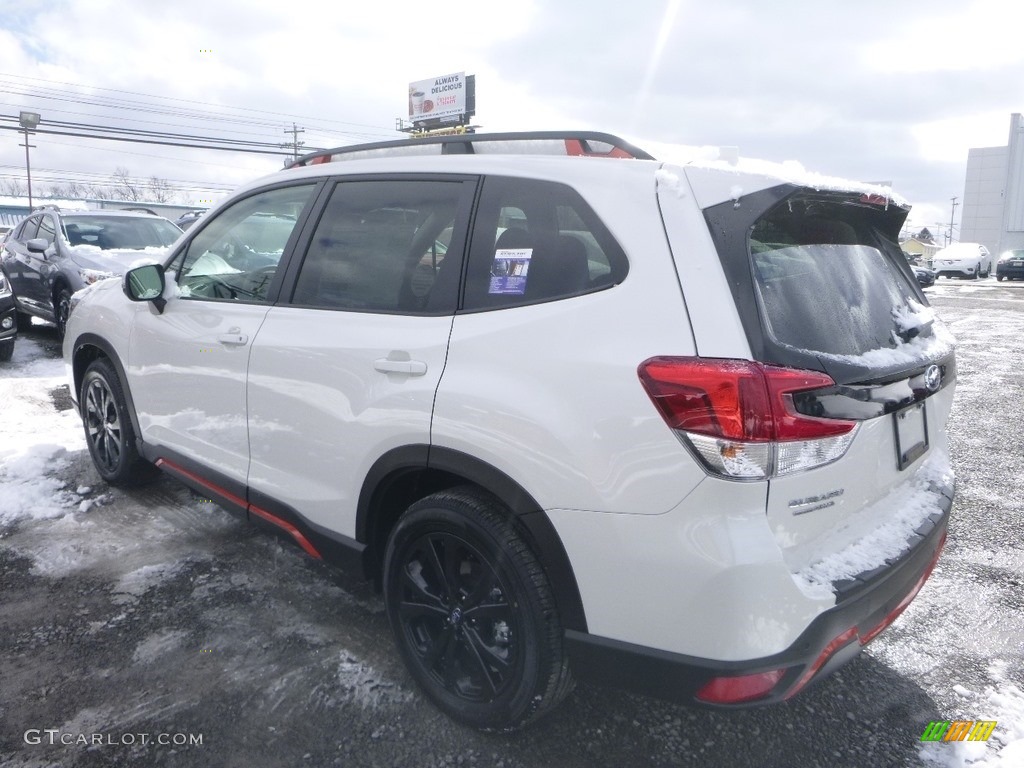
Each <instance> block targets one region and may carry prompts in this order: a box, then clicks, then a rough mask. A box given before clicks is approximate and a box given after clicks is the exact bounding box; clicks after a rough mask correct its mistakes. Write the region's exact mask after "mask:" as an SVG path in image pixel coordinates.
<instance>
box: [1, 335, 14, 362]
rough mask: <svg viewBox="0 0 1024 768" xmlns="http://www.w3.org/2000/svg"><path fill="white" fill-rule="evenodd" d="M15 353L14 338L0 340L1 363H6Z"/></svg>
mask: <svg viewBox="0 0 1024 768" xmlns="http://www.w3.org/2000/svg"><path fill="white" fill-rule="evenodd" d="M13 354H14V339H5V340H4V341H0V363H6V362H7V361H8V360H10V359H11V356H12V355H13Z"/></svg>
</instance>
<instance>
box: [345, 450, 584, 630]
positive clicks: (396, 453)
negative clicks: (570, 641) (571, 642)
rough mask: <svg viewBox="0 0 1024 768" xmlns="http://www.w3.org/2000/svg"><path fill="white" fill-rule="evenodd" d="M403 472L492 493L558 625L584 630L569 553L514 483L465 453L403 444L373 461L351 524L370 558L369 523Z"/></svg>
mask: <svg viewBox="0 0 1024 768" xmlns="http://www.w3.org/2000/svg"><path fill="white" fill-rule="evenodd" d="M409 475H416V476H420V477H422V476H428V477H429V476H433V477H435V478H436V477H438V476H447V477H448V480H447V482H445V483H444V485H445V486H448V487H451V486H454V485H457V484H460V483H470V484H472V485H476V486H478V487H480V488H483V489H485V490H487V491H489V492H490V493H492V494H494V495H495V496H496V497H498V499H499V500H500V501H501V502H502V503H503V504H505V505H506V506H507V507H508V508H509V510H510V511H511V513H512V515H513V516H514V517H515V518H516V520H517V521H518V522H519V523H520V525H521V529H522V531H523V533H524V535H525V538H526V540H527V543H528V544H529V545H530V547H531V548H532V549H533V551H534V553H535V554H536V556H537V558H538V560H539V561H540V563H541V565H542V567H543V568H544V570H545V572H546V573H547V576H548V579H549V580H550V582H551V589H552V591H553V592H554V595H555V600H556V602H557V604H558V607H559V612H560V614H561V619H562V624H563V626H564V627H565V629H572V630H575V631H579V632H586V631H587V621H586V613H585V611H584V609H583V600H582V598H581V596H580V590H579V585H578V584H577V582H576V576H575V573H574V571H573V569H572V564H571V562H570V561H569V555H568V553H567V552H566V550H565V546H564V545H563V544H562V540H561V538H560V537H559V535H558V532H557V531H556V530H555V527H554V525H553V524H552V523H551V520H550V518H549V517H548V515H547V513H546V512H545V511H544V510H543V509H542V508H541V506H540V505H539V504H538V503H537V501H536V500H535V499H534V498H533V497H532V496H531V495H530V494H529V492H527V491H526V489H525V488H523V487H522V486H521V485H520V484H519V483H518V482H516V481H515V480H514V479H512V478H511V477H509V476H508V475H507V474H505V473H504V472H502V471H501V470H500V469H498V468H496V467H494V466H492V465H490V464H488V463H487V462H484V461H481V460H480V459H477V458H476V457H474V456H471V455H469V454H467V453H463V452H461V451H457V450H454V449H451V448H444V447H439V446H428V445H425V444H420V445H406V446H401V447H399V448H395V449H392V450H391V451H388V452H387V453H385V454H383V455H382V456H381V457H380V458H379V459H378V460H377V461H376V462H375V463H374V465H373V466H372V467H371V469H370V471H369V472H368V473H367V474H366V479H365V480H364V482H363V487H362V489H361V491H360V494H359V502H358V506H357V510H356V527H355V536H356V540H357V541H359V542H361V543H364V544H367V545H368V548H369V549H370V551H371V553H373V554H372V555H371V557H379V558H380V561H381V563H383V558H382V553H381V552H379V551H377V552H374V538H375V522H376V519H377V517H378V515H379V514H386V512H382V510H381V505H382V503H383V501H384V499H385V497H386V496H387V493H388V490H389V488H390V487H392V486H393V484H394V483H395V482H398V481H402V480H403V479H408V478H409ZM417 498H419V497H417ZM395 519H397V516H396V517H395ZM392 524H393V522H392ZM368 567H370V566H369V564H368Z"/></svg>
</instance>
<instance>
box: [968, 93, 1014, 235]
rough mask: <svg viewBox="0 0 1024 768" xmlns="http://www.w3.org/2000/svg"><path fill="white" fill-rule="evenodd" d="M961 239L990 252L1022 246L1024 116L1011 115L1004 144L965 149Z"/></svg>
mask: <svg viewBox="0 0 1024 768" xmlns="http://www.w3.org/2000/svg"><path fill="white" fill-rule="evenodd" d="M960 240H961V241H963V242H969V243H982V244H983V245H985V246H986V247H987V248H988V249H989V250H990V251H991V252H992V253H994V254H1000V253H1002V252H1003V251H1005V250H1008V249H1010V248H1024V117H1022V116H1021V115H1020V113H1014V114H1013V115H1010V139H1009V142H1008V143H1007V145H1006V146H1005V147H980V148H976V149H971V150H968V153H967V183H966V184H965V185H964V207H963V213H962V214H961V221H960Z"/></svg>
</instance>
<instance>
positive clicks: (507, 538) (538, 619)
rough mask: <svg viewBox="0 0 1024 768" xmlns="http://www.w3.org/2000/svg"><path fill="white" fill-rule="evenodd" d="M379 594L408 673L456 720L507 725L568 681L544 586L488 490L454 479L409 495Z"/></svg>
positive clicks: (562, 692)
mask: <svg viewBox="0 0 1024 768" xmlns="http://www.w3.org/2000/svg"><path fill="white" fill-rule="evenodd" d="M384 597H385V603H386V605H387V610H388V618H389V619H390V621H391V627H392V630H393V631H394V634H395V638H396V640H397V643H398V649H399V652H400V653H401V655H402V658H403V660H404V661H405V663H406V666H407V667H408V668H409V671H410V673H411V674H412V676H413V677H414V678H415V679H416V682H417V683H418V684H419V685H420V687H421V688H422V689H423V691H424V692H425V693H426V694H427V696H428V697H429V698H430V699H431V700H432V701H433V702H434V703H435V704H436V705H437V706H438V707H439V708H440V709H442V710H443V711H444V712H445V713H447V714H448V715H449V716H451V717H452V718H454V719H455V720H458V721H460V722H462V723H465V724H467V725H471V726H473V727H476V728H482V729H488V730H489V729H500V730H512V729H514V728H517V727H519V726H522V725H525V724H526V723H528V722H530V721H531V720H534V719H536V718H538V717H540V716H541V715H542V714H544V713H546V712H547V711H549V710H550V709H552V708H553V707H554V706H555V705H556V704H558V702H560V701H561V700H562V699H563V698H564V697H565V696H566V695H567V694H568V692H569V691H570V690H571V687H572V684H571V677H570V675H569V668H568V663H567V660H566V657H565V652H564V650H563V647H562V626H561V622H560V620H559V617H558V612H557V609H556V606H555V602H554V597H553V595H552V591H551V586H550V584H549V583H548V580H547V577H546V575H545V573H544V570H543V568H542V567H541V565H540V563H539V562H538V561H537V559H536V557H535V556H534V555H533V553H532V551H531V550H530V548H529V546H528V545H527V544H526V542H525V541H524V539H523V537H522V535H521V534H520V533H519V532H518V530H517V528H516V525H515V523H514V520H513V518H512V517H511V516H510V515H509V513H508V512H507V510H505V509H504V508H503V506H502V505H501V504H500V502H498V500H497V499H495V498H494V497H493V496H490V495H489V494H486V493H484V492H482V491H478V490H476V489H474V488H469V487H464V488H456V489H453V490H450V491H442V492H440V493H435V494H433V495H431V496H428V497H427V498H425V499H422V500H421V501H419V502H417V503H416V504H413V505H412V506H411V507H410V508H409V509H408V510H407V511H406V512H405V514H404V515H403V516H402V517H401V519H400V520H399V521H398V523H397V525H396V526H395V530H394V531H393V532H392V535H391V538H390V540H389V542H388V548H387V556H386V559H385V566H384Z"/></svg>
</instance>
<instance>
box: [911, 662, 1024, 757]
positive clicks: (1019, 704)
mask: <svg viewBox="0 0 1024 768" xmlns="http://www.w3.org/2000/svg"><path fill="white" fill-rule="evenodd" d="M988 671H989V676H990V677H991V678H992V680H993V682H994V683H995V684H994V685H991V686H986V687H985V690H984V691H983V692H982V693H981V694H980V695H979V694H975V693H974V692H972V691H970V690H968V689H967V688H964V687H963V686H956V689H957V690H956V693H958V694H959V695H960V696H961V697H963V698H964V699H966V700H967V701H966V702H965V703H964V705H963V708H962V710H960V711H958V712H955V713H943V715H942V717H943V718H945V717H948V718H949V719H950V720H995V721H996V722H997V725H996V727H995V729H994V730H993V731H992V735H991V736H990V737H989V739H988V741H957V742H945V741H937V742H931V743H928V744H925V745H924V746H923V747H922V748H921V751H920V753H919V754H920V757H921V759H922V760H924V762H925V764H926V765H934V766H943V767H944V768H1017V767H1018V766H1021V765H1024V691H1022V690H1021V689H1020V688H1019V687H1018V686H1016V685H1014V684H1013V683H1012V682H1011V681H1010V680H1009V679H1008V676H1007V674H1006V662H1005V661H1002V660H997V661H995V662H993V663H992V664H991V665H990V666H989V670H988Z"/></svg>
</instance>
